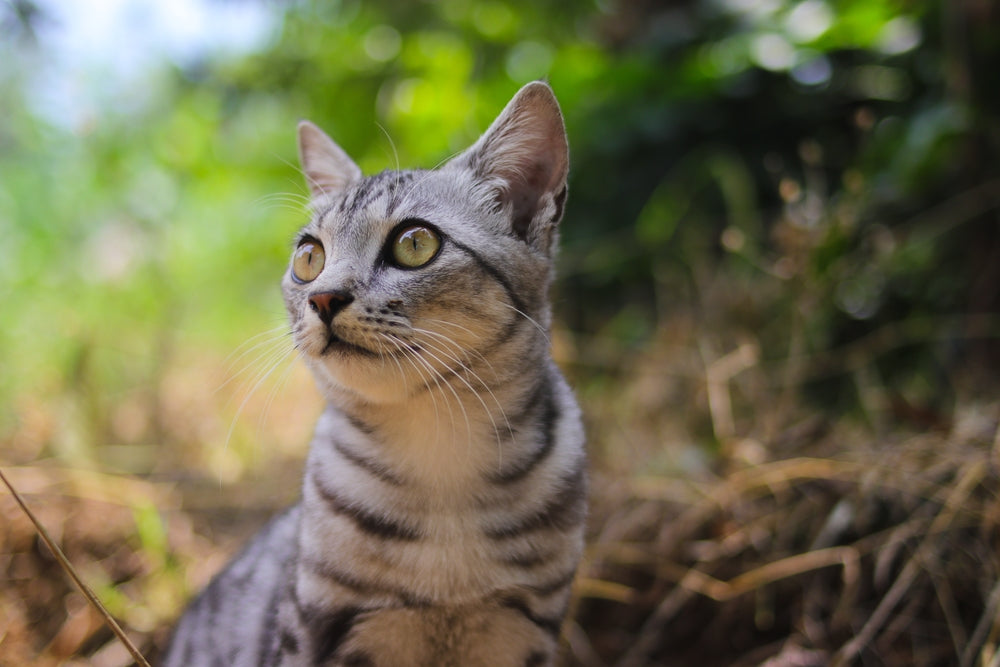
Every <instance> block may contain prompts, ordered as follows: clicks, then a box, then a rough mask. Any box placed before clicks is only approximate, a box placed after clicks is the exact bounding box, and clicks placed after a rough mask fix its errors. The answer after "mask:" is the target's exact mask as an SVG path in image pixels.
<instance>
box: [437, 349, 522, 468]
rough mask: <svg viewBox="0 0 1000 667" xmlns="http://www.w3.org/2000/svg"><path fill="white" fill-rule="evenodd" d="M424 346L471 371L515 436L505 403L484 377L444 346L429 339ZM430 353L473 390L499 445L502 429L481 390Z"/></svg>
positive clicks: (509, 431) (468, 371) (508, 430)
mask: <svg viewBox="0 0 1000 667" xmlns="http://www.w3.org/2000/svg"><path fill="white" fill-rule="evenodd" d="M423 347H424V349H430V350H435V351H437V352H440V353H441V354H442V355H444V356H445V357H446V359H451V360H452V361H454V362H455V363H457V364H458V365H459V367H460V368H461V369H462V370H463V371H464V372H466V373H469V374H470V375H471V376H472V378H473V379H474V380H475V381H476V382H478V383H479V384H480V385H482V388H483V389H485V390H486V392H487V393H488V394H489V395H490V397H491V398H492V399H493V402H494V403H496V406H497V409H498V410H499V411H500V415H501V417H503V421H504V423H505V424H506V425H507V432H508V433H510V434H511V435H512V436H513V434H514V429H513V427H512V426H511V425H510V420H509V419H508V418H507V413H506V411H505V410H504V409H503V405H502V404H501V403H500V399H498V398H497V396H496V394H494V393H493V390H492V389H490V387H489V385H487V384H486V382H485V381H484V380H483V379H482V377H480V376H479V374H478V373H476V372H475V371H474V370H473V369H472V368H470V367H469V366H468V365H466V364H463V363H462V361H461V360H460V359H459V358H458V357H456V356H455V355H454V354H451V353H450V352H449V351H448V350H447V349H442V348H440V347H438V346H436V345H433V344H430V343H429V342H427V341H424V342H423ZM428 354H429V355H430V356H432V357H434V359H436V360H437V361H438V362H440V363H441V364H443V365H444V366H445V367H446V368H449V370H450V371H451V373H452V375H454V376H455V377H457V378H458V379H459V380H461V381H462V383H463V384H464V385H465V386H466V387H468V389H469V391H470V392H472V394H473V395H474V396H475V397H476V399H477V400H478V401H479V403H480V405H482V406H483V411H484V412H485V413H486V416H487V417H489V420H490V423H492V425H493V433H494V434H495V435H496V437H497V444H498V445H499V444H500V443H501V442H502V440H501V438H500V429H499V427H498V426H497V423H496V420H495V419H494V418H493V413H492V412H490V409H489V407H488V406H487V405H486V401H485V400H483V397H482V396H481V395H480V392H479V391H477V390H476V388H475V387H473V386H472V384H471V383H470V382H469V381H468V380H466V379H465V378H464V377H462V375H461V374H460V373H459V372H458V371H457V370H455V369H454V368H450V367H449V366H448V364H447V363H446V362H445V361H443V360H442V359H441V358H440V357H438V356H437V355H435V354H433V353H432V352H428ZM502 463H503V461H502V460H501V465H502Z"/></svg>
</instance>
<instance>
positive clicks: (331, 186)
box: [299, 120, 361, 199]
mask: <svg viewBox="0 0 1000 667" xmlns="http://www.w3.org/2000/svg"><path fill="white" fill-rule="evenodd" d="M299 164H300V165H301V166H302V173H303V174H304V175H305V177H306V184H307V185H308V186H309V191H310V192H312V196H313V199H316V198H318V197H320V196H323V195H328V194H337V193H339V192H342V191H343V190H344V189H345V188H347V187H348V186H350V185H351V184H353V183H356V182H357V181H360V180H361V169H360V168H359V167H358V165H356V164H354V161H353V160H351V158H349V157H348V156H347V153H345V152H344V150H343V149H342V148H341V147H340V146H338V145H337V144H336V143H334V141H333V139H331V138H330V137H328V136H327V135H326V133H325V132H323V130H321V129H319V128H318V127H316V125H314V124H313V123H310V122H309V121H307V120H303V121H299Z"/></svg>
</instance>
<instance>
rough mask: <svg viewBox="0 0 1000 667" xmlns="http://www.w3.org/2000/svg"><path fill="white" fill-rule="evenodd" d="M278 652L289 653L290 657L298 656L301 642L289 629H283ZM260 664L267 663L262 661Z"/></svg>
mask: <svg viewBox="0 0 1000 667" xmlns="http://www.w3.org/2000/svg"><path fill="white" fill-rule="evenodd" d="M278 651H279V652H280V653H281V654H285V653H288V654H290V655H297V654H298V652H299V640H298V639H296V638H295V635H293V634H292V632H291V631H290V630H289V629H288V628H282V629H281V633H280V640H279V642H278ZM260 664H262V665H266V664H267V663H266V662H263V661H262V662H261V663H260Z"/></svg>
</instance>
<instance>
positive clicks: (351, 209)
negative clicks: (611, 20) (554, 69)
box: [165, 82, 586, 667]
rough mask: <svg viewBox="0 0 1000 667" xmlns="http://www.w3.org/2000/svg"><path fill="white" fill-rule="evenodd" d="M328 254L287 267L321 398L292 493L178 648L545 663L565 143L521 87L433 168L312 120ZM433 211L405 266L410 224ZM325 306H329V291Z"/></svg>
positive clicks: (559, 541) (574, 451)
mask: <svg viewBox="0 0 1000 667" xmlns="http://www.w3.org/2000/svg"><path fill="white" fill-rule="evenodd" d="M299 141H300V157H301V160H302V166H303V171H304V172H305V174H306V178H307V181H308V183H309V185H310V189H311V191H312V193H313V210H314V215H313V219H312V221H311V222H310V223H309V224H308V225H306V226H305V228H304V229H303V230H302V232H301V234H300V238H306V239H312V240H314V241H313V242H314V243H319V244H321V245H322V247H323V250H324V251H325V256H326V260H325V264H324V265H323V268H322V271H321V272H320V273H319V275H318V276H316V278H315V279H314V280H312V281H311V282H308V283H302V281H301V280H296V279H295V277H294V276H293V272H292V270H291V268H290V269H289V271H288V272H287V273H286V275H285V278H284V281H283V283H282V288H283V292H284V297H285V303H286V307H287V309H288V313H289V318H290V321H291V326H292V332H293V337H294V340H295V344H296V346H297V348H298V349H299V351H300V352H301V354H302V357H303V359H304V360H305V361H306V363H307V364H308V365H309V367H310V369H311V370H312V371H313V374H314V376H315V378H316V381H317V384H318V385H319V387H320V389H321V391H322V392H323V393H324V395H325V396H326V398H327V400H328V407H327V409H326V411H325V412H324V413H323V415H322V417H321V418H320V420H319V423H318V424H317V427H316V435H315V438H314V440H313V443H312V447H311V450H310V454H309V459H308V461H307V463H306V473H305V477H304V483H303V491H302V500H301V502H300V503H299V504H298V505H296V506H295V507H294V508H292V509H291V510H289V511H288V512H287V513H285V514H283V515H281V516H280V517H278V518H277V519H275V520H274V521H273V522H272V523H271V524H270V525H269V526H268V527H266V528H265V529H264V530H263V531H261V533H260V534H259V535H258V536H257V537H256V538H255V539H254V540H253V541H252V542H251V543H250V544H249V545H248V547H247V548H246V550H245V551H244V552H243V553H242V554H241V555H240V556H238V557H237V558H236V559H235V560H234V561H233V562H232V563H231V564H230V565H229V567H228V568H227V569H226V570H224V571H223V572H222V573H221V574H220V575H219V576H218V577H216V579H215V580H214V581H213V582H212V584H211V585H210V586H209V587H208V588H207V589H206V590H205V591H204V592H203V593H202V594H201V595H200V596H199V597H198V598H197V599H196V600H195V601H194V602H193V603H192V605H191V607H190V608H189V609H188V610H187V612H186V613H185V615H184V616H183V617H182V619H181V621H180V623H179V625H178V626H177V629H176V632H175V635H174V638H173V641H172V644H171V647H170V650H169V651H168V655H167V658H166V662H165V664H166V665H167V666H168V667H174V666H181V665H184V666H185V667H192V666H197V665H234V666H244V665H246V666H249V665H289V666H291V665H378V666H391V667H406V666H411V665H412V666H415V667H416V666H423V665H428V666H430V665H434V666H447V665H455V666H458V665H462V666H477V665H482V666H487V665H489V666H491V667H492V666H498V667H503V666H507V665H509V666H516V667H526V666H537V665H547V664H551V663H552V661H553V660H554V656H555V654H556V650H557V645H558V638H559V632H560V627H561V624H562V621H563V618H564V616H565V614H566V610H567V605H568V602H569V595H570V586H571V584H572V581H573V577H574V573H575V571H576V567H577V564H578V562H579V559H580V554H581V550H582V543H583V522H584V518H585V513H586V461H585V457H584V452H583V430H582V426H581V423H580V414H579V410H578V408H577V406H576V402H575V401H574V399H573V396H572V393H571V391H570V390H569V388H568V387H567V385H566V383H565V381H564V380H563V378H562V376H561V375H560V373H559V371H558V370H557V369H556V367H555V365H554V363H553V362H552V360H551V357H550V352H549V341H548V336H547V332H548V329H549V324H550V319H551V315H550V307H549V301H548V290H549V286H550V282H551V279H552V270H553V268H552V267H553V255H554V253H555V246H556V239H557V225H558V222H559V218H560V217H561V215H562V209H563V204H564V202H565V196H566V172H567V168H568V156H567V148H566V138H565V131H564V129H563V123H562V117H561V115H560V112H559V109H558V105H557V103H556V101H555V97H554V96H553V95H552V92H551V90H550V89H549V88H548V86H547V85H545V84H543V83H537V82H536V83H533V84H529V85H527V86H525V87H524V88H523V89H521V91H520V92H518V94H517V95H516V96H515V97H514V99H513V100H511V102H510V104H509V105H508V106H507V108H506V109H504V111H503V112H502V113H501V114H500V116H499V117H498V118H497V120H496V121H495V122H494V123H493V125H492V126H491V127H490V129H489V130H487V132H486V133H485V134H484V135H483V137H482V138H480V140H479V141H478V142H477V143H476V144H474V145H473V146H472V147H471V148H470V149H469V150H468V151H466V152H465V153H463V154H461V155H459V156H458V157H456V158H455V159H453V160H452V161H450V162H449V163H447V164H446V165H444V166H443V167H441V168H440V169H436V170H432V171H424V170H414V171H404V172H393V171H387V172H383V173H381V174H378V175H375V176H371V177H367V178H365V177H363V176H362V175H361V172H360V170H359V169H358V168H357V167H356V166H355V165H354V163H353V162H352V161H351V160H350V158H348V157H347V156H346V154H344V153H343V151H342V150H341V149H340V148H339V147H337V146H336V144H334V143H333V141H332V140H330V139H329V138H328V137H326V135H325V134H323V133H322V132H321V131H320V130H319V129H318V128H316V127H315V126H314V125H312V124H310V123H307V122H303V123H302V124H301V125H300V129H299ZM408 221H409V222H413V221H422V222H421V223H420V224H426V225H428V226H429V227H431V228H432V229H433V230H435V231H436V232H437V233H439V234H440V238H441V245H440V250H439V251H438V252H437V254H436V255H435V256H434V257H433V259H432V260H431V261H430V262H429V263H427V264H426V265H425V266H421V267H418V268H413V269H410V268H401V267H400V266H398V265H395V264H394V263H393V262H392V261H391V260H390V259H388V258H387V255H386V251H387V247H388V246H387V243H388V242H389V240H391V235H392V234H393V233H394V230H397V229H399V225H401V224H409V222H408ZM324 293H325V294H327V295H334V296H333V297H332V298H333V301H332V303H333V304H334V306H331V308H333V307H335V309H336V310H335V311H333V310H331V311H329V312H326V316H327V321H329V325H328V324H327V323H326V322H324V321H323V318H321V317H320V316H318V314H317V313H319V312H320V310H318V308H317V301H316V299H317V298H318V297H317V295H322V294H324Z"/></svg>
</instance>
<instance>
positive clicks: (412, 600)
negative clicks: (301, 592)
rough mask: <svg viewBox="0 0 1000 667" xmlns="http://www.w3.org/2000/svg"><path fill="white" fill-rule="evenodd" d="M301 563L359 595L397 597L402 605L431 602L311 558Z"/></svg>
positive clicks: (428, 604) (421, 604)
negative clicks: (363, 579) (362, 578)
mask: <svg viewBox="0 0 1000 667" xmlns="http://www.w3.org/2000/svg"><path fill="white" fill-rule="evenodd" d="M302 564H303V565H304V566H305V567H307V568H309V570H310V571H311V572H312V573H313V574H316V575H319V576H320V577H323V578H325V579H329V580H330V581H332V582H333V583H335V584H337V585H338V586H341V587H343V588H346V589H348V590H350V591H351V592H352V593H354V594H356V595H357V596H359V597H365V598H372V597H375V596H377V595H389V596H392V597H394V598H397V599H398V600H399V601H400V602H402V604H403V606H404V607H428V606H430V604H431V601H430V600H428V599H425V598H421V597H418V596H416V595H414V594H413V593H411V592H410V591H405V590H399V589H395V588H392V587H390V586H386V585H384V584H378V583H374V582H367V581H362V580H361V579H358V578H357V577H355V576H353V575H350V574H348V573H346V572H343V571H341V570H339V569H337V568H336V567H334V566H332V565H329V564H327V563H321V562H318V561H316V560H315V559H313V558H304V559H303V561H302Z"/></svg>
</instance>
